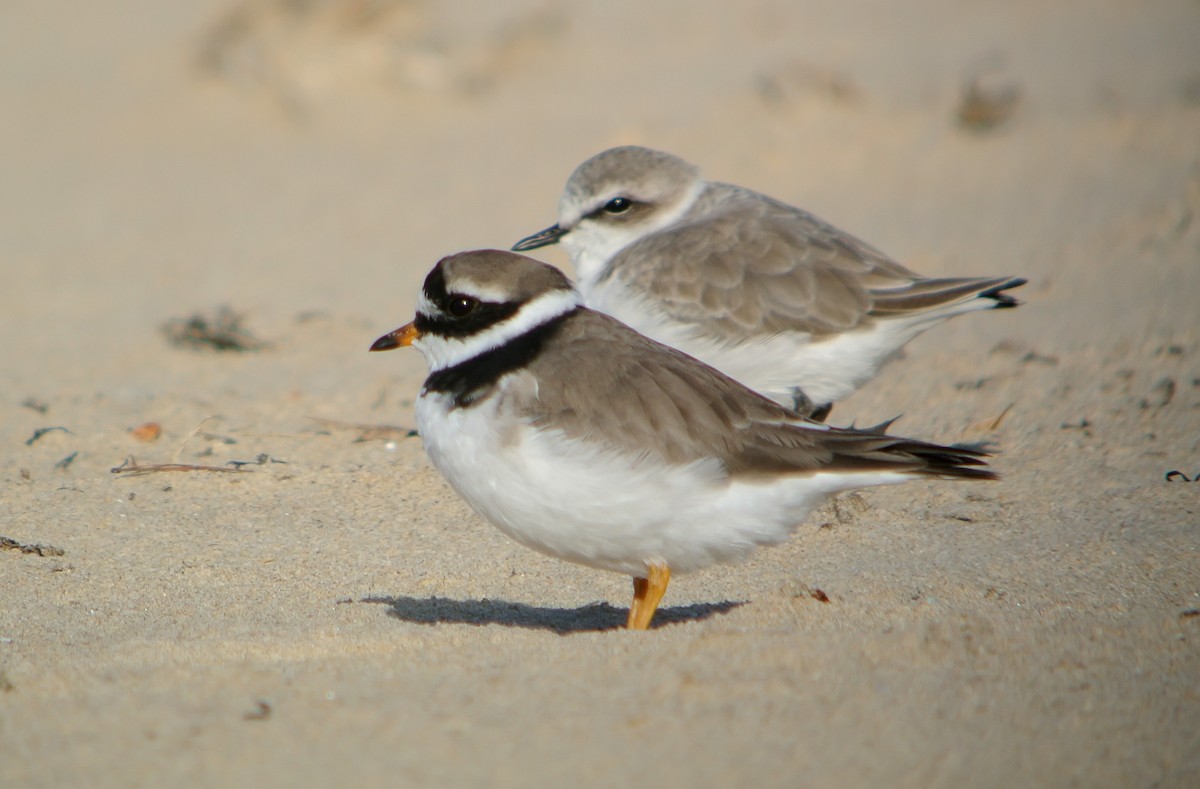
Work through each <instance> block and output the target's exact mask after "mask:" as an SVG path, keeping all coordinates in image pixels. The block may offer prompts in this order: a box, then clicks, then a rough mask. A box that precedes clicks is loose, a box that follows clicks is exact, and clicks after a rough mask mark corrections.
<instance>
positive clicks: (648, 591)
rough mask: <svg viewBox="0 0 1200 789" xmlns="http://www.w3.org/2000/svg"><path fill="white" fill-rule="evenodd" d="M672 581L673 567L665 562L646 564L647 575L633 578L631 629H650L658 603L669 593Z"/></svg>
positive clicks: (628, 626)
mask: <svg viewBox="0 0 1200 789" xmlns="http://www.w3.org/2000/svg"><path fill="white" fill-rule="evenodd" d="M670 582H671V568H670V567H667V566H666V565H665V564H648V565H646V577H645V578H634V579H633V605H631V606H629V621H628V622H626V624H625V627H626V628H627V629H629V630H648V629H649V628H650V620H651V619H653V618H654V612H655V611H657V610H658V603H659V601H661V600H662V598H663V595H664V594H666V593H667V584H668V583H670Z"/></svg>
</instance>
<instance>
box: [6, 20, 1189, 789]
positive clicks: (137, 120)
mask: <svg viewBox="0 0 1200 789" xmlns="http://www.w3.org/2000/svg"><path fill="white" fill-rule="evenodd" d="M482 5H483V4H479V6H482ZM487 8H488V9H490V10H486V11H484V10H483V9H482V8H481V7H477V6H476V4H473V3H467V2H450V3H433V2H421V1H420V0H412V2H407V3H401V2H396V3H388V2H366V1H365V0H363V1H360V2H351V1H350V0H337V1H334V0H327V1H326V2H311V3H295V2H285V1H284V0H273V1H264V2H253V1H252V0H226V1H225V2H195V1H194V0H190V1H189V2H182V0H176V2H140V3H139V2H133V0H107V1H106V2H93V3H78V2H65V1H64V0H40V1H39V2H24V3H9V4H6V5H5V8H4V9H3V10H2V11H0V18H2V19H3V24H0V118H2V119H3V120H2V121H0V151H2V153H0V271H2V272H3V283H4V284H3V287H2V288H0V316H2V317H0V321H2V323H3V326H4V337H5V342H4V348H3V351H0V359H2V362H3V363H2V365H0V368H2V369H0V403H2V405H0V414H2V415H3V419H0V444H2V445H3V446H4V447H6V450H5V452H4V453H3V456H2V458H0V480H2V485H0V536H3V537H4V538H7V539H8V540H9V542H7V543H5V546H4V549H3V550H0V785H3V786H5V787H17V786H66V785H89V786H147V785H195V786H229V785H250V784H251V783H254V784H257V785H264V786H284V785H287V786H292V785H333V784H335V783H337V784H339V785H397V784H398V785H423V784H455V785H498V786H528V785H542V786H549V785H561V784H563V783H565V782H567V781H570V782H572V783H576V784H583V785H613V784H616V783H617V782H622V783H626V784H629V783H632V782H638V783H643V782H646V783H650V784H653V785H661V786H677V785H685V784H688V785H690V784H697V785H711V786H718V785H733V784H734V782H737V783H739V784H741V785H761V786H803V785H810V786H881V785H890V786H910V787H925V786H955V787H957V786H1089V787H1090V786H1147V787H1148V786H1160V787H1169V786H1178V787H1184V786H1191V787H1194V786H1197V785H1200V483H1192V482H1187V481H1184V480H1183V479H1181V478H1179V477H1175V478H1174V480H1172V481H1168V480H1167V478H1166V474H1167V472H1169V471H1171V470H1179V471H1181V472H1183V473H1184V474H1185V475H1186V477H1187V478H1191V477H1192V476H1193V475H1195V474H1198V473H1200V317H1198V314H1200V313H1198V307H1197V305H1198V304H1200V48H1198V47H1197V42H1198V41H1200V5H1198V4H1197V3H1196V2H1194V1H1190V0H1155V1H1154V2H1139V3H1133V2H1128V0H1110V1H1104V0H1094V1H1093V2H1082V0H1061V1H1060V2H1056V3H1044V2H1040V1H1039V2H1033V1H1032V0H1018V1H1017V2H1010V3H979V2H972V3H962V2H951V0H921V1H920V2H910V3H903V4H899V3H892V2H889V1H888V0H864V1H863V2H854V3H845V2H833V0H830V1H829V2H806V3H789V2H773V3H772V2H750V3H742V4H737V5H736V6H735V4H731V3H721V2H670V3H656V4H653V5H650V4H643V3H638V2H633V1H632V0H611V1H610V2H607V3H603V4H598V3H588V2H582V0H580V1H578V2H550V1H546V2H536V1H535V2H512V3H505V4H493V5H492V6H487ZM975 77H980V79H981V80H982V82H981V84H982V85H983V86H984V88H985V89H986V90H991V91H994V92H998V93H1004V92H1005V90H1007V89H1010V88H1012V89H1015V90H1016V91H1017V92H1018V94H1019V97H1018V98H1017V99H1016V101H1015V104H1014V105H1010V106H1009V109H1010V110H1011V115H1010V116H1009V117H1007V119H1004V120H1003V121H1002V122H1001V123H1000V124H999V125H998V126H997V127H995V128H992V129H990V130H987V129H980V128H976V127H970V128H968V127H964V126H963V125H962V124H961V123H960V122H959V121H958V119H957V117H956V113H957V112H958V109H959V106H960V103H961V97H962V94H963V89H964V85H966V84H967V83H969V82H970V81H971V80H972V79H973V78H975ZM1002 103H1003V102H1001V104H1002ZM626 142H637V143H642V144H647V145H651V146H656V147H661V148H664V149H667V150H671V151H674V152H676V153H679V154H680V155H683V156H685V157H687V158H689V159H691V160H693V161H695V162H697V163H699V164H701V165H702V166H703V168H704V170H705V172H706V174H708V175H709V176H710V177H713V178H717V179H720V180H727V181H733V182H737V183H741V184H745V185H748V186H752V187H755V188H758V189H760V190H762V191H766V192H768V193H771V194H774V195H776V196H778V197H781V198H783V199H786V200H788V201H790V202H793V203H796V204H799V205H803V206H805V207H807V208H809V209H810V210H813V211H815V212H817V213H818V214H820V215H821V216H823V217H825V218H827V219H829V220H830V221H832V222H834V223H836V224H838V225H840V226H842V227H845V228H847V229H849V230H851V231H852V232H855V233H857V234H859V235H861V236H862V237H864V238H865V239H867V240H869V241H870V242H872V243H874V244H875V245H877V246H879V247H881V248H883V249H885V250H887V251H889V252H890V253H892V254H893V255H895V256H897V257H898V258H899V259H901V260H903V261H905V262H907V263H908V264H910V265H911V266H912V267H913V268H916V269H917V270H919V271H922V272H925V273H928V274H947V275H948V274H1020V275H1023V276H1026V277H1028V278H1029V280H1030V284H1029V285H1028V286H1026V287H1025V288H1024V289H1023V290H1022V291H1021V293H1020V294H1019V295H1022V296H1023V298H1024V299H1025V300H1026V302H1027V303H1026V304H1025V305H1024V306H1022V307H1021V308H1020V309H1019V310H1014V311H1008V312H1004V313H991V314H985V315H972V316H967V317H965V318H961V319H958V320H957V321H955V322H954V323H953V324H952V325H950V326H943V327H941V328H940V329H938V330H935V331H933V332H931V333H929V334H927V335H925V336H924V337H922V338H921V339H920V340H918V341H917V342H915V343H913V344H912V345H911V346H910V348H909V352H908V354H907V357H906V358H905V359H904V360H902V361H900V362H898V363H896V364H894V365H892V366H891V367H890V368H888V369H887V370H886V371H885V373H884V374H883V375H882V376H881V377H880V378H879V379H877V380H876V381H875V382H873V383H872V384H870V385H868V386H867V387H866V388H865V389H864V390H863V391H861V392H860V393H859V394H857V395H856V396H855V397H854V398H852V399H851V400H849V401H848V402H846V403H844V404H842V405H840V406H839V407H838V409H837V410H836V411H835V412H834V421H835V422H836V421H841V422H842V423H845V422H849V421H850V420H851V419H855V420H857V421H858V422H859V423H860V424H863V423H871V422H874V421H878V420H881V419H884V418H887V417H890V416H894V415H896V414H901V413H902V414H904V417H903V419H902V420H901V421H900V422H899V423H898V425H897V426H896V428H895V429H896V430H897V431H898V432H903V433H907V434H910V435H915V436H918V437H922V438H928V439H935V440H941V441H947V442H949V441H958V440H979V439H981V438H991V439H993V440H995V441H996V442H997V445H998V446H999V447H1000V448H1001V450H1002V452H1001V454H1000V455H999V456H998V457H997V458H996V460H995V465H996V467H997V468H998V469H999V470H1000V471H1001V472H1002V473H1003V474H1004V477H1005V478H1004V481H1002V482H1000V483H995V484H965V483H964V484H950V483H922V484H912V485H908V486H904V487H902V488H894V489H888V490H876V491H871V492H868V493H864V494H862V495H855V496H847V497H844V498H843V499H841V500H839V502H838V505H837V506H836V507H834V506H829V507H827V508H825V509H824V510H822V511H821V512H819V513H817V514H815V515H814V516H813V517H812V518H811V519H810V520H809V522H808V523H806V524H804V525H803V526H802V527H801V528H800V530H799V532H798V534H797V536H796V537H795V538H794V539H793V540H792V541H791V542H790V543H788V544H786V545H784V546H781V547H779V548H775V549H771V550H765V551H761V552H760V553H759V554H757V555H756V557H755V558H754V559H753V560H752V561H750V562H748V563H746V564H742V565H737V566H728V567H718V568H713V569H710V570H706V571H704V572H700V573H697V574H694V575H690V576H684V577H679V578H677V579H675V581H674V583H673V585H672V587H671V589H670V591H669V593H668V597H667V600H666V601H665V608H664V609H663V610H662V611H661V613H660V620H659V622H660V626H659V627H658V628H656V629H654V630H653V631H651V632H649V633H628V632H623V631H621V630H617V629H614V628H615V627H616V625H617V624H618V623H619V622H621V621H622V619H623V616H624V609H625V607H626V605H627V604H628V595H629V588H628V579H626V578H624V577H619V576H615V575H608V574H604V573H599V572H596V571H592V570H588V569H584V568H578V567H574V566H571V565H567V564H564V563H561V562H556V561H554V560H552V559H548V558H545V557H542V556H540V555H537V554H534V553H532V552H530V551H527V550H525V549H523V548H521V547H519V546H517V545H515V544H513V543H510V542H508V541H507V540H506V539H505V538H504V537H503V536H502V535H500V534H499V533H498V532H497V531H495V530H494V529H492V528H491V527H490V526H488V525H487V524H485V523H483V522H482V521H481V520H480V519H479V518H478V517H476V516H475V515H473V514H472V513H471V511H470V510H469V509H468V508H467V507H466V506H465V505H464V504H463V503H462V502H461V501H460V500H459V499H458V498H457V497H456V496H455V495H454V493H453V492H452V491H451V490H450V489H449V488H448V487H447V485H446V484H445V483H444V482H443V481H442V480H441V479H440V478H439V477H438V475H437V474H436V472H434V471H433V469H432V468H431V467H430V465H429V464H428V462H427V461H426V460H425V458H424V455H423V454H422V450H421V445H420V440H419V439H417V438H411V437H406V434H407V431H408V430H409V428H411V427H412V419H413V417H412V400H413V397H414V396H415V394H416V392H417V389H418V387H419V385H420V382H421V380H422V378H423V374H424V368H423V364H422V361H421V359H420V357H419V355H418V354H416V353H395V354H390V355H374V354H368V353H366V349H367V346H368V345H369V344H370V342H371V341H372V340H373V339H374V338H375V337H377V336H378V335H379V334H381V333H383V332H385V331H388V330H390V329H392V328H394V327H396V326H398V325H400V324H401V323H403V322H406V321H407V320H409V318H410V317H411V314H412V308H413V303H414V300H415V294H416V289H417V287H418V284H419V282H420V281H421V279H422V278H423V277H424V275H425V273H426V272H427V271H428V269H429V268H430V266H431V265H432V264H433V263H434V262H435V261H436V260H437V258H438V257H440V256H442V255H443V254H446V253H449V252H453V251H457V250H461V249H468V248H473V247H480V246H498V247H507V246H508V245H510V244H511V243H512V242H514V241H515V240H516V239H518V238H519V237H521V236H523V235H525V234H526V233H529V232H532V231H534V230H537V229H540V228H542V227H544V226H546V225H547V224H549V223H550V222H552V221H553V219H554V208H555V204H556V201H557V197H558V192H559V190H560V189H561V186H562V183H563V181H564V180H565V179H566V176H567V175H568V173H569V172H570V170H571V169H572V168H573V167H574V166H575V165H576V164H577V163H578V162H580V161H582V160H583V159H584V158H586V157H587V156H589V155H591V154H593V153H595V152H597V151H599V150H601V149H603V148H605V147H608V146H610V145H613V144H618V143H626ZM545 259H547V260H548V261H550V262H553V263H556V264H560V265H565V264H566V258H565V257H564V256H562V254H561V253H560V252H558V251H555V250H550V251H549V253H548V254H547V255H546V257H545ZM221 305H228V306H229V307H230V308H232V309H233V310H235V311H237V312H239V313H241V314H242V315H243V319H244V325H245V327H246V328H247V330H248V331H250V332H252V333H253V334H254V335H255V336H256V337H258V338H260V339H261V340H263V341H266V342H267V343H269V345H268V346H267V347H265V348H263V349H261V350H256V351H247V352H243V353H237V352H223V353H222V352H215V351H205V350H188V349H183V348H179V347H176V346H173V345H171V344H170V343H168V342H167V340H166V338H165V335H164V334H163V332H162V331H161V327H162V326H163V324H164V323H167V322H168V321H170V320H171V319H175V318H186V317H188V316H191V315H193V314H196V313H203V314H212V313H213V311H214V310H215V309H216V308H218V307H219V306H221ZM1002 415H1003V418H1002V419H1001V418H1000V417H1001V416H1002ZM148 421H155V422H158V423H160V424H161V426H162V429H163V432H162V435H161V437H159V438H158V439H157V440H154V441H149V442H146V441H141V440H139V439H138V438H137V436H135V435H134V434H133V433H131V432H130V428H133V427H136V426H138V425H140V424H143V423H145V422H148ZM354 425H370V426H378V425H390V426H394V428H395V429H393V430H366V429H360V428H356V427H354ZM47 427H63V428H66V430H52V431H49V432H44V433H40V434H39V433H37V432H35V431H38V430H40V429H42V428H47ZM130 456H133V457H135V458H136V460H137V461H138V462H140V463H143V464H147V463H169V462H179V463H190V464H208V465H213V466H220V467H223V468H232V467H231V466H226V465H225V464H226V463H227V462H228V461H231V460H243V461H254V460H255V459H256V458H259V457H260V456H262V457H264V458H266V459H267V462H265V463H263V464H261V465H259V464H253V465H249V466H245V469H247V471H245V472H244V473H238V474H235V473H219V472H203V471H192V472H169V471H164V472H159V473H152V474H147V475H144V476H132V477H130V476H124V475H116V474H113V473H111V472H110V469H111V468H113V467H115V466H118V465H119V464H121V463H122V462H123V461H124V460H125V459H126V458H127V457H130ZM21 546H24V550H23V549H22V548H21ZM817 590H820V591H822V592H824V593H825V594H826V595H827V596H828V602H827V603H826V602H821V601H819V600H818V599H816V598H817V596H819V595H817Z"/></svg>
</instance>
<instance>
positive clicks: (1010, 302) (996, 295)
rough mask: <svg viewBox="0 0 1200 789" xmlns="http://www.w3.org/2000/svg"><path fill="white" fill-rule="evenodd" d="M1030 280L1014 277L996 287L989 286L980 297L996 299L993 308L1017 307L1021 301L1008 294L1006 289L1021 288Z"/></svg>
mask: <svg viewBox="0 0 1200 789" xmlns="http://www.w3.org/2000/svg"><path fill="white" fill-rule="evenodd" d="M1028 281H1029V280H1026V279H1022V278H1021V277H1013V278H1012V279H1010V280H1008V281H1006V282H1001V283H1000V284H999V285H997V286H996V287H994V288H988V289H987V290H985V291H983V292H982V293H980V294H979V298H981V299H992V300H994V301H995V302H996V306H995V307H993V309H1004V308H1006V307H1016V306H1017V305H1019V304H1020V303H1021V302H1020V301H1019V300H1018V299H1016V298H1014V297H1012V296H1010V295H1008V294H1007V293H1005V292H1004V291H1006V290H1012V289H1013V288H1019V287H1021V286H1022V285H1024V284H1025V283H1026V282H1028Z"/></svg>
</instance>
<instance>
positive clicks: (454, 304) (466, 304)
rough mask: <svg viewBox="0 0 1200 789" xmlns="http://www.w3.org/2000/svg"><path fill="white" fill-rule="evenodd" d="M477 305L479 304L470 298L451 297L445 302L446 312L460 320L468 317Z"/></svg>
mask: <svg viewBox="0 0 1200 789" xmlns="http://www.w3.org/2000/svg"><path fill="white" fill-rule="evenodd" d="M478 305H479V302H478V301H477V300H476V299H473V298H471V297H470V296H451V297H450V298H449V299H448V300H447V301H446V312H448V313H450V314H451V315H453V316H454V317H455V318H461V317H463V316H465V315H469V314H470V313H471V312H472V311H473V310H474V309H475V307H477V306H478Z"/></svg>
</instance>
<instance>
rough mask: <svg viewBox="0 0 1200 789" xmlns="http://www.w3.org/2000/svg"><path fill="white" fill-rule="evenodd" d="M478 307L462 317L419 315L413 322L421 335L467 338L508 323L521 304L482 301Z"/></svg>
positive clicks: (478, 303)
mask: <svg viewBox="0 0 1200 789" xmlns="http://www.w3.org/2000/svg"><path fill="white" fill-rule="evenodd" d="M476 304H477V306H476V307H475V308H474V309H473V310H471V311H470V312H467V313H466V314H465V315H463V316H461V317H455V316H453V315H445V316H444V315H426V314H424V313H418V314H417V319H416V320H415V321H413V323H414V324H415V326H416V329H417V331H419V332H421V334H434V335H437V336H438V337H466V336H468V335H471V334H477V333H479V332H482V331H486V330H487V329H488V328H490V327H492V326H495V325H496V324H497V323H500V322H502V321H506V320H508V319H509V318H511V317H512V316H513V315H516V314H517V310H518V309H520V305H519V304H515V303H513V302H504V303H502V304H496V303H493V302H490V301H480V302H477V303H476Z"/></svg>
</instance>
